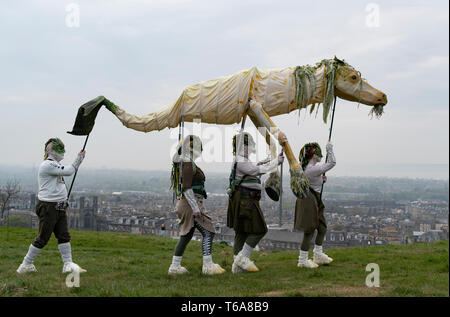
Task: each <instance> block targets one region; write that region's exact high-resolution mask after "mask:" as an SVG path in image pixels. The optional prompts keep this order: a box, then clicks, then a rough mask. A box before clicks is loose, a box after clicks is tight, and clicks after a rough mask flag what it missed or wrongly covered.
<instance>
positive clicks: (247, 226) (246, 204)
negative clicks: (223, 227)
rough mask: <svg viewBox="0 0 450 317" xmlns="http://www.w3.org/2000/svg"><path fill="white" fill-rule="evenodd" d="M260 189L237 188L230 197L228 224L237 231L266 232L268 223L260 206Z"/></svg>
mask: <svg viewBox="0 0 450 317" xmlns="http://www.w3.org/2000/svg"><path fill="white" fill-rule="evenodd" d="M260 198H261V192H260V191H251V190H246V189H241V190H239V189H236V190H234V192H233V195H232V196H231V198H229V199H228V211H227V226H228V227H229V228H233V229H234V231H235V232H245V233H266V232H267V225H266V221H265V219H264V215H263V213H262V210H261V207H260V206H259V199H260Z"/></svg>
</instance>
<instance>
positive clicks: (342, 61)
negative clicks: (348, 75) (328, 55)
mask: <svg viewBox="0 0 450 317" xmlns="http://www.w3.org/2000/svg"><path fill="white" fill-rule="evenodd" d="M334 60H335V61H336V62H338V63H339V64H342V65H343V64H345V62H344V60H340V59H339V58H337V57H336V55H335V56H334Z"/></svg>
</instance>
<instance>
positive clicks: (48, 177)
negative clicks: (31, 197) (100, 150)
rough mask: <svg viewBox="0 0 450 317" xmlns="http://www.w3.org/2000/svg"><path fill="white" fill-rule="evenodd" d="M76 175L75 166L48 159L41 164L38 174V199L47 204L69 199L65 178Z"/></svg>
mask: <svg viewBox="0 0 450 317" xmlns="http://www.w3.org/2000/svg"><path fill="white" fill-rule="evenodd" d="M73 173H75V167H73V165H62V164H60V163H59V162H57V161H54V160H51V159H47V160H45V161H43V162H42V163H41V165H40V166H39V172H38V185H39V191H38V199H39V200H40V201H46V202H57V201H63V200H66V199H67V188H66V184H65V182H64V178H63V176H70V175H72V174H73Z"/></svg>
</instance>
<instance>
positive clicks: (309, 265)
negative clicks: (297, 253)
mask: <svg viewBox="0 0 450 317" xmlns="http://www.w3.org/2000/svg"><path fill="white" fill-rule="evenodd" d="M297 266H298V267H306V268H308V269H315V268H318V267H319V266H318V265H317V264H316V263H314V262H313V261H311V260H310V259H307V260H306V261H299V262H298V264H297Z"/></svg>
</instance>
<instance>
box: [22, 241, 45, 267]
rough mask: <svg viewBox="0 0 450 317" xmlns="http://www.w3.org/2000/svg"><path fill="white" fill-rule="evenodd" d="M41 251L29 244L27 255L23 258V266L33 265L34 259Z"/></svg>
mask: <svg viewBox="0 0 450 317" xmlns="http://www.w3.org/2000/svg"><path fill="white" fill-rule="evenodd" d="M41 250H42V249H39V248H36V247H35V246H34V245H32V244H30V247H29V248H28V253H27V255H25V257H24V258H23V263H24V264H28V265H30V264H33V261H34V259H36V257H37V256H38V255H39V253H41Z"/></svg>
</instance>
